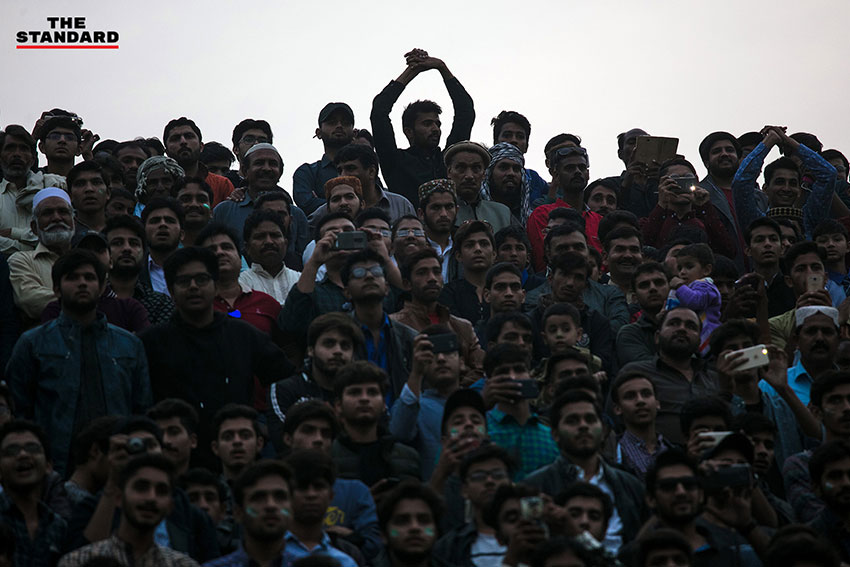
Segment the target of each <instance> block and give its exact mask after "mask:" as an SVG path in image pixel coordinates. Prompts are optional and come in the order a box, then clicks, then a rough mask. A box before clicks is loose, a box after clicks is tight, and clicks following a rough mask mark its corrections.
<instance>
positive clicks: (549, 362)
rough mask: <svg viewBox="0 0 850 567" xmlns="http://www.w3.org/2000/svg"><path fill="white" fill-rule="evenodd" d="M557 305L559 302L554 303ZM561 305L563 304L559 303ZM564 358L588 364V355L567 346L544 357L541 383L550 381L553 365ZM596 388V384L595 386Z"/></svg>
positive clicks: (553, 369)
mask: <svg viewBox="0 0 850 567" xmlns="http://www.w3.org/2000/svg"><path fill="white" fill-rule="evenodd" d="M555 305H559V304H557V303H556V304H555ZM560 305H563V304H560ZM553 307H554V306H553ZM565 360H577V361H578V362H583V363H584V364H589V362H590V361H589V360H588V356H587V355H586V354H584V353H583V352H581V351H580V350H578V349H577V348H575V347H567V349H565V350H564V352H560V353H558V354H553V355H552V356H550V357H549V358H547V359H546V362H545V365H546V372H545V373H544V375H543V383H544V384H549V383H550V382H551V381H552V372H554V371H555V367H556V366H557V365H558V364H560V363H561V362H564V361H565ZM596 389H598V384H597V388H596Z"/></svg>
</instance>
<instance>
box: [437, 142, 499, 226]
mask: <svg viewBox="0 0 850 567" xmlns="http://www.w3.org/2000/svg"><path fill="white" fill-rule="evenodd" d="M490 159H491V158H490V152H489V151H488V150H487V147H486V146H484V145H483V144H479V143H478V142H470V141H463V142H458V143H456V144H452V145H451V146H449V147H448V148H446V150H445V151H444V152H443V161H445V163H446V170H447V172H448V178H449V179H450V180H451V181H452V182H453V183H454V186H455V188H456V189H457V196H458V211H457V217H456V218H455V226H460V225H461V224H462V223H464V222H466V221H471V220H478V219H487V221H488V222H490V223H491V224H492V225H493V227H495V230H501V229H502V228H504V227H506V226H509V225H510V223H511V211H510V209H509V208H508V207H506V206H505V205H504V204H502V202H501V201H498V202H497V201H496V200H491V198H490V197H491V196H490V194H486V195H484V194H483V193H484V192H483V191H482V182H483V181H484V178H485V176H486V173H487V172H488V166H489V165H490Z"/></svg>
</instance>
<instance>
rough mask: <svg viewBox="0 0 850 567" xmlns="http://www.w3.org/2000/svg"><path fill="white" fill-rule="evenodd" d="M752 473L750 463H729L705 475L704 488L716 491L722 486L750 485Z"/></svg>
mask: <svg viewBox="0 0 850 567" xmlns="http://www.w3.org/2000/svg"><path fill="white" fill-rule="evenodd" d="M752 482H753V474H752V471H751V470H750V465H748V464H743V465H729V466H727V467H720V468H718V469H715V470H714V472H712V473H710V474H709V475H708V476H706V477H705V489H706V490H708V491H710V492H717V491H720V490H722V489H724V488H742V487H747V486H751V485H752Z"/></svg>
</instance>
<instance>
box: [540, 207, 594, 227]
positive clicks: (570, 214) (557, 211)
mask: <svg viewBox="0 0 850 567" xmlns="http://www.w3.org/2000/svg"><path fill="white" fill-rule="evenodd" d="M558 219H564V220H565V221H567V222H568V223H572V224H574V225H575V226H576V227H577V228H578V230H580V231H581V233H582V234H585V230H586V228H587V223H586V222H585V220H584V217H583V216H581V213H580V212H578V211H577V210H575V209H574V208H572V207H561V206H558V207H555V208H554V209H552V210H551V211H549V214H548V215H546V222H547V223H548V222H549V221H551V220H558ZM600 222H601V221H600ZM552 230H554V229H552Z"/></svg>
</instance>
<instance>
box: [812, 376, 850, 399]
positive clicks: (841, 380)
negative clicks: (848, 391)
mask: <svg viewBox="0 0 850 567" xmlns="http://www.w3.org/2000/svg"><path fill="white" fill-rule="evenodd" d="M846 384H850V372H847V371H845V370H830V371H828V372H824V373H823V374H821V375H820V376H818V377H817V378H816V379H815V381H814V382H812V389H811V392H810V393H809V402H810V403H811V404H812V405H813V406H815V407H818V408H820V407H823V399H824V398H825V397H826V395H827V394H829V393H830V392H832V391H833V390H835V389H836V388H837V387H839V386H844V385H846Z"/></svg>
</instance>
